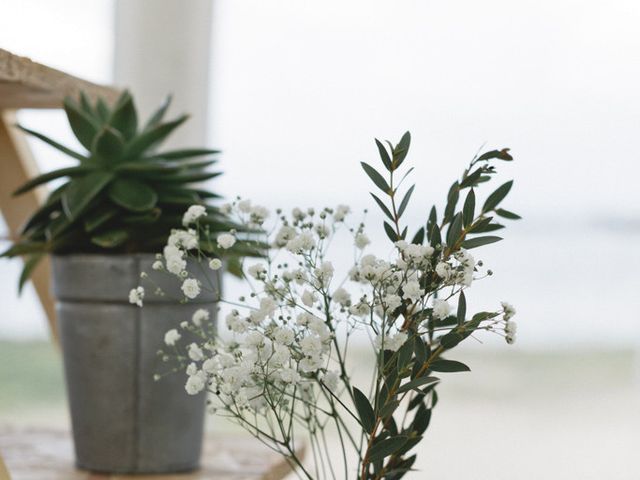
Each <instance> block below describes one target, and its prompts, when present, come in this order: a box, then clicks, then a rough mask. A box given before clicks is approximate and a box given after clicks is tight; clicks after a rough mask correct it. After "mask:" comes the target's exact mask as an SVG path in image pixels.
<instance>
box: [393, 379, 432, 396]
mask: <svg viewBox="0 0 640 480" xmlns="http://www.w3.org/2000/svg"><path fill="white" fill-rule="evenodd" d="M439 381H440V379H439V378H438V377H420V378H415V379H413V380H411V381H410V382H407V383H405V384H404V385H402V386H401V387H400V388H398V393H404V392H408V391H409V390H417V389H418V388H420V387H422V386H424V385H427V384H431V383H437V382H439Z"/></svg>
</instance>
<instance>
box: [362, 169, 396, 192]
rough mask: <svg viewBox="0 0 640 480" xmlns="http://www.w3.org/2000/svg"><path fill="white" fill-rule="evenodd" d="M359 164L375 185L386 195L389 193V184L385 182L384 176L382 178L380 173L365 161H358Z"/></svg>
mask: <svg viewBox="0 0 640 480" xmlns="http://www.w3.org/2000/svg"><path fill="white" fill-rule="evenodd" d="M360 165H362V168H363V169H364V171H365V173H366V174H367V175H368V176H369V178H370V179H371V181H372V182H373V183H374V184H375V185H376V187H378V188H379V189H380V190H382V191H383V192H384V193H386V194H387V195H389V194H390V193H391V189H390V188H389V184H387V181H386V180H385V179H384V178H382V175H380V174H379V173H378V172H377V171H376V169H375V168H373V167H372V166H371V165H369V164H368V163H365V162H360Z"/></svg>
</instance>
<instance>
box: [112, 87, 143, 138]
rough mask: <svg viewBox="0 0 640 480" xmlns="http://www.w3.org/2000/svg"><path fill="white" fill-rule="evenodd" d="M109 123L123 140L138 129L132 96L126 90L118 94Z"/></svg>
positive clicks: (130, 136) (131, 135)
mask: <svg viewBox="0 0 640 480" xmlns="http://www.w3.org/2000/svg"><path fill="white" fill-rule="evenodd" d="M109 124H110V125H111V126H112V127H113V128H115V129H116V130H117V131H118V132H119V133H120V134H121V135H122V137H123V138H124V139H125V140H131V139H132V138H133V137H134V135H135V134H136V131H137V129H138V113H137V112H136V107H135V105H134V103H133V98H132V97H131V94H130V93H129V92H128V91H125V92H123V93H122V95H121V96H120V99H119V100H118V102H117V103H116V106H115V107H114V109H113V112H112V113H111V118H109Z"/></svg>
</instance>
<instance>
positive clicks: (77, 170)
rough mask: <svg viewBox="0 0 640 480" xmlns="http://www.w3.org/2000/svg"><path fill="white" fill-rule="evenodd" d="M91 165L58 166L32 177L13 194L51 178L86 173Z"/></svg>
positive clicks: (91, 168) (27, 189) (48, 180)
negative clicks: (55, 168) (56, 168)
mask: <svg viewBox="0 0 640 480" xmlns="http://www.w3.org/2000/svg"><path fill="white" fill-rule="evenodd" d="M92 170H93V167H89V166H79V167H68V168H60V169H58V170H53V171H52V172H47V173H43V174H42V175H38V176H37V177H35V178H32V179H31V180H29V181H28V182H27V183H25V184H24V185H22V186H21V187H20V188H18V189H17V190H16V191H15V192H13V194H14V195H20V194H22V193H25V192H28V191H29V190H31V189H32V188H35V187H37V186H38V185H42V184H44V183H47V182H50V181H51V180H55V179H57V178H62V177H76V176H80V175H84V174H87V173H88V172H91V171H92Z"/></svg>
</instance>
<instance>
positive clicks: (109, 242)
mask: <svg viewBox="0 0 640 480" xmlns="http://www.w3.org/2000/svg"><path fill="white" fill-rule="evenodd" d="M128 238H129V233H128V232H127V231H126V230H123V229H116V230H109V231H108V232H104V233H100V234H99V235H94V236H93V237H91V243H94V244H95V245H98V246H99V247H102V248H115V247H119V246H120V245H122V244H123V243H124V242H126V241H127V240H128Z"/></svg>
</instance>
